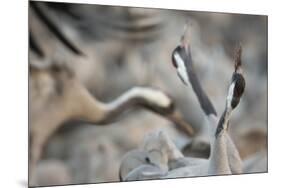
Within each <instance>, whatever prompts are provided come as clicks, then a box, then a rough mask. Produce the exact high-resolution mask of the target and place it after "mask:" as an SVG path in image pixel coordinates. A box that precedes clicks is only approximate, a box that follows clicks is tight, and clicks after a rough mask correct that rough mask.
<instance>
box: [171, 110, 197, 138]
mask: <svg viewBox="0 0 281 188" xmlns="http://www.w3.org/2000/svg"><path fill="white" fill-rule="evenodd" d="M167 118H168V119H169V120H170V121H171V122H173V123H174V124H175V126H176V128H177V129H179V130H180V131H182V132H184V133H185V134H187V135H188V136H190V137H192V136H194V129H193V127H192V126H191V125H190V124H189V123H187V122H186V121H185V120H184V118H183V116H182V114H181V112H180V111H178V110H175V111H174V112H172V113H171V114H169V115H167Z"/></svg>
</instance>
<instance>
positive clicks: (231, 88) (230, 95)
mask: <svg viewBox="0 0 281 188" xmlns="http://www.w3.org/2000/svg"><path fill="white" fill-rule="evenodd" d="M234 87H235V83H234V82H233V83H231V85H230V87H229V89H228V95H227V97H226V106H227V109H230V108H231V101H232V98H233V92H234Z"/></svg>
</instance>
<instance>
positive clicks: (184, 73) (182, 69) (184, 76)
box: [174, 52, 190, 84]
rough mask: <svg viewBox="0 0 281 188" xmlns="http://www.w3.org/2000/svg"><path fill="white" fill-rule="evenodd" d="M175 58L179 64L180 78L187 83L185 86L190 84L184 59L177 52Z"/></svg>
mask: <svg viewBox="0 0 281 188" xmlns="http://www.w3.org/2000/svg"><path fill="white" fill-rule="evenodd" d="M174 58H175V60H176V63H177V71H178V74H179V76H180V77H181V78H182V80H183V81H184V82H185V84H190V82H189V78H188V75H187V71H186V67H185V65H184V61H183V60H182V58H181V57H180V55H179V54H178V53H177V52H176V53H175V54H174Z"/></svg>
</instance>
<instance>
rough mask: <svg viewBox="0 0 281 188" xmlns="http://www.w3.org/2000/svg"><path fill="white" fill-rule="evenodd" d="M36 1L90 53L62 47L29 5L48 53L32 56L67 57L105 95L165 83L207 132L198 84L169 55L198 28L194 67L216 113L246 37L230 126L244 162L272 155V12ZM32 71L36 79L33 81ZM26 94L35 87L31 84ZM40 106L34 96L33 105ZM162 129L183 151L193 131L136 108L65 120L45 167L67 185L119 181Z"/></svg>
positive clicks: (80, 76)
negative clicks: (189, 83) (111, 119)
mask: <svg viewBox="0 0 281 188" xmlns="http://www.w3.org/2000/svg"><path fill="white" fill-rule="evenodd" d="M38 4H40V6H42V7H44V9H45V10H46V11H47V12H48V15H49V16H50V17H51V18H52V19H53V20H54V21H55V23H56V24H57V25H59V26H60V28H61V30H62V31H63V33H64V34H65V35H66V36H67V37H68V38H69V39H70V40H71V41H72V42H73V43H75V44H76V46H78V47H79V49H81V51H82V52H83V53H84V54H85V56H83V57H80V56H77V55H74V54H73V53H71V52H70V51H69V50H68V49H66V48H65V46H63V45H61V43H60V42H59V41H58V40H57V39H56V37H54V36H53V35H52V33H51V32H50V31H49V30H48V29H46V28H45V25H44V24H42V23H41V22H40V19H38V15H37V14H36V13H35V12H34V11H33V10H32V9H30V11H29V24H30V30H31V31H32V33H33V34H34V36H35V38H36V39H37V40H38V43H39V44H40V46H41V48H42V49H43V50H44V52H45V54H44V57H43V58H42V57H41V58H38V57H34V56H30V60H31V61H36V62H37V63H44V62H45V60H46V59H54V58H55V59H58V61H63V62H65V63H67V65H68V66H69V67H70V68H71V69H72V71H73V72H74V73H75V75H76V76H77V77H78V79H79V81H80V82H81V83H82V84H83V85H85V87H87V89H88V90H89V91H90V92H91V93H92V94H93V95H94V96H95V97H96V98H97V99H99V100H100V101H104V102H109V101H111V100H113V99H115V98H116V97H117V96H119V95H120V94H122V93H123V92H125V91H126V90H128V89H129V88H131V87H133V86H153V87H157V88H160V89H162V90H164V91H165V92H167V93H168V94H169V95H171V96H172V98H174V99H175V100H176V105H177V106H178V107H179V108H180V109H181V111H182V113H183V114H184V116H185V119H186V120H187V121H188V122H189V123H190V124H191V125H192V126H193V127H194V128H195V130H196V131H197V134H201V132H204V131H202V130H203V128H202V127H203V113H202V111H201V109H200V106H199V104H198V102H197V99H196V98H195V96H194V95H193V94H192V91H191V88H188V89H186V88H185V87H184V85H183V84H182V83H181V81H180V80H179V78H178V77H177V75H176V72H175V70H174V67H173V66H172V63H171V53H172V51H173V49H174V48H175V47H176V46H177V45H178V44H179V40H180V36H181V34H182V32H183V27H184V25H185V23H186V22H188V23H189V25H190V27H191V28H190V30H191V48H192V55H193V60H194V64H195V68H196V71H197V74H198V77H199V79H200V81H201V83H202V86H203V88H204V89H205V91H206V93H207V94H208V95H209V96H210V98H211V100H212V101H213V103H214V105H215V107H216V109H217V111H218V114H221V113H222V111H223V109H224V105H225V96H226V93H227V87H228V84H229V81H230V78H231V75H232V71H233V57H234V49H235V47H236V46H237V44H238V43H239V42H241V44H242V47H243V55H242V61H243V62H242V63H243V70H244V76H245V80H246V90H245V94H244V96H243V98H242V101H241V103H240V104H239V108H238V109H237V110H236V111H235V113H234V114H233V118H232V120H231V126H230V132H231V136H232V138H233V140H234V142H235V144H236V145H237V147H238V149H239V152H240V155H241V157H242V159H243V160H246V159H248V158H249V157H251V156H253V155H258V154H259V153H260V152H265V153H267V119H268V118H267V117H268V116H267V113H268V108H267V107H268V106H267V94H268V91H267V83H268V82H267V78H268V77H267V76H268V75H267V74H268V71H267V17H266V16H255V15H240V14H223V13H211V12H193V11H177V10H160V9H144V8H130V7H111V6H101V5H80V4H64V3H38ZM30 76H31V78H30V81H32V79H34V78H32V75H30ZM47 84H48V83H47ZM46 87H48V86H46ZM29 92H30V93H34V92H36V91H33V90H32V89H30V90H29ZM39 100H40V99H39ZM73 102H75V101H73ZM34 104H35V102H34V101H33V99H32V98H30V100H29V106H32V105H34ZM36 104H37V103H36ZM29 115H30V116H32V114H29ZM156 128H163V129H165V130H166V131H167V132H168V133H169V134H170V136H171V137H172V138H173V140H174V141H175V143H176V144H177V145H178V147H179V148H181V149H183V152H184V146H185V144H187V143H189V142H190V138H187V136H185V135H184V134H182V133H180V132H178V130H176V129H175V128H174V127H173V126H172V125H171V123H170V122H168V121H167V120H166V119H164V118H161V117H159V116H157V115H155V114H153V113H151V112H147V111H144V110H137V111H133V112H131V113H129V114H126V115H124V116H122V118H120V119H119V121H118V122H116V123H113V124H111V125H108V126H95V125H89V124H86V123H82V122H79V121H75V122H67V123H66V124H64V125H63V126H61V128H60V130H58V131H57V132H56V133H55V134H54V135H53V136H52V137H51V138H50V139H49V141H48V144H47V146H46V147H45V148H44V152H43V158H42V160H41V161H40V164H41V167H42V169H40V170H41V171H42V174H44V173H45V172H44V170H45V171H47V170H48V168H49V169H51V168H52V166H53V168H57V169H56V170H57V176H60V175H61V176H62V177H61V178H62V179H63V180H64V181H61V182H63V183H66V184H77V183H97V182H109V181H119V179H118V168H119V165H120V160H121V158H122V156H123V155H124V154H125V153H126V152H127V151H129V150H131V149H133V148H135V147H137V146H138V145H139V144H140V143H141V141H142V139H143V136H144V135H145V134H146V133H147V132H149V131H151V130H154V129H156ZM257 153H258V154H257ZM185 154H186V155H188V153H185ZM262 162H263V163H264V162H267V160H263V161H262ZM40 164H39V165H40ZM265 166H266V168H264V170H262V171H260V172H266V171H267V164H265ZM46 169H47V170H46ZM60 171H61V173H59V172H60ZM39 172H40V171H39ZM249 172H250V171H249ZM44 176H46V175H44ZM46 184H48V182H46Z"/></svg>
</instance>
